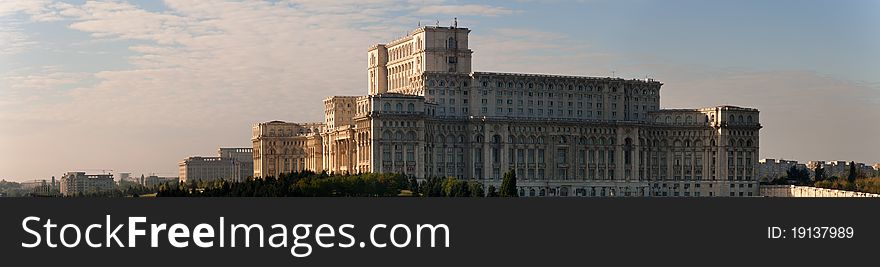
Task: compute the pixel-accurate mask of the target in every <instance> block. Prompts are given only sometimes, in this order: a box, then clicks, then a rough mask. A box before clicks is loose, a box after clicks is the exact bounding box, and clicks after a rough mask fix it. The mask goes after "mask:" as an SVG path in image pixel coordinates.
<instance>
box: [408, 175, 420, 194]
mask: <svg viewBox="0 0 880 267" xmlns="http://www.w3.org/2000/svg"><path fill="white" fill-rule="evenodd" d="M409 191H410V192H412V196H414V197H417V196H419V182H418V181H416V178H415V177H411V178H409Z"/></svg>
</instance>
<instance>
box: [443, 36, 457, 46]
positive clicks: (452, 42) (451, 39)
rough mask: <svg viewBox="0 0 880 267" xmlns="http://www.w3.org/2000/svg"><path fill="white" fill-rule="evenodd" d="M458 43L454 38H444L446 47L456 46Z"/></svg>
mask: <svg viewBox="0 0 880 267" xmlns="http://www.w3.org/2000/svg"><path fill="white" fill-rule="evenodd" d="M457 47H458V44H457V43H456V42H455V38H452V37H449V40H446V48H457Z"/></svg>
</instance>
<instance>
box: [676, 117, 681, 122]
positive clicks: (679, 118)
mask: <svg viewBox="0 0 880 267" xmlns="http://www.w3.org/2000/svg"><path fill="white" fill-rule="evenodd" d="M679 123H681V116H675V124H679Z"/></svg>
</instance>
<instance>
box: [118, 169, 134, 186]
mask: <svg viewBox="0 0 880 267" xmlns="http://www.w3.org/2000/svg"><path fill="white" fill-rule="evenodd" d="M122 181H132V179H131V173H130V172H120V173H117V174H116V182H117V183H118V182H122Z"/></svg>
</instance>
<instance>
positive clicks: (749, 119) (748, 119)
mask: <svg viewBox="0 0 880 267" xmlns="http://www.w3.org/2000/svg"><path fill="white" fill-rule="evenodd" d="M746 121H748V122H749V123H751V122H752V115H749V116H748V117H747V118H746Z"/></svg>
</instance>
